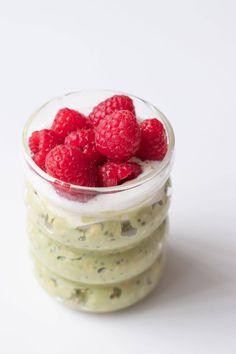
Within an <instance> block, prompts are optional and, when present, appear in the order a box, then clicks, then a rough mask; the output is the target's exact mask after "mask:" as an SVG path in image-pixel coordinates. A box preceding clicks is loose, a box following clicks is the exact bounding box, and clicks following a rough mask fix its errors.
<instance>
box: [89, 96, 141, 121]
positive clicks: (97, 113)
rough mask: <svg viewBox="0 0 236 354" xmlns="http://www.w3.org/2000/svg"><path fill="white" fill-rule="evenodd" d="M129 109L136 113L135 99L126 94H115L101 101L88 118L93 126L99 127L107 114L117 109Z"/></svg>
mask: <svg viewBox="0 0 236 354" xmlns="http://www.w3.org/2000/svg"><path fill="white" fill-rule="evenodd" d="M121 110H127V111H131V112H132V113H133V114H135V110H134V105H133V101H132V99H131V98H130V97H128V96H124V95H115V96H112V97H110V98H108V99H106V100H105V101H103V102H101V103H99V104H98V105H97V106H96V107H94V109H93V110H92V112H91V113H90V114H89V116H88V119H89V122H90V124H91V125H92V126H94V127H97V126H98V124H99V123H100V121H101V120H102V119H104V118H105V116H106V115H107V114H111V113H113V112H115V111H121Z"/></svg>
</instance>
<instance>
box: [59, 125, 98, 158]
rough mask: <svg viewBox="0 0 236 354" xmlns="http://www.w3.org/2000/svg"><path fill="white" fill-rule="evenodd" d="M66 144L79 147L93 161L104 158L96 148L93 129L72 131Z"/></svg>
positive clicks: (66, 139)
mask: <svg viewBox="0 0 236 354" xmlns="http://www.w3.org/2000/svg"><path fill="white" fill-rule="evenodd" d="M65 145H71V146H75V147H77V148H79V149H80V151H81V152H83V154H84V155H85V156H86V157H87V158H88V159H89V160H90V161H91V162H95V163H99V162H101V161H103V159H104V158H103V156H102V155H100V154H99V152H98V151H97V149H96V145H95V133H94V130H93V129H81V130H77V131H74V132H71V133H70V134H69V135H68V136H67V137H66V138H65Z"/></svg>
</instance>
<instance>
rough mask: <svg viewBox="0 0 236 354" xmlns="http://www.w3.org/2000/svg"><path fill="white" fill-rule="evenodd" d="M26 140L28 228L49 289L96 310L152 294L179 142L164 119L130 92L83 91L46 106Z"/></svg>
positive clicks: (114, 307) (36, 116)
mask: <svg viewBox="0 0 236 354" xmlns="http://www.w3.org/2000/svg"><path fill="white" fill-rule="evenodd" d="M99 101H101V102H99ZM68 107H70V108H68ZM23 139H24V153H25V161H26V178H27V197H26V200H27V206H28V221H27V229H28V234H29V239H30V245H31V253H32V259H33V262H34V266H35V274H36V277H37V279H38V281H39V283H40V284H41V286H42V287H43V288H44V289H45V290H46V291H47V292H48V293H49V294H51V295H53V296H55V297H56V298H58V299H59V300H60V301H62V302H63V303H64V304H66V305H68V306H70V307H72V308H75V309H79V310H86V311H92V312H108V311H116V310H119V309H122V308H125V307H128V306H130V305H133V304H134V303H136V302H138V301H139V300H141V299H142V298H143V297H145V296H146V295H147V294H149V293H150V292H151V290H152V289H153V288H154V287H155V285H156V284H157V283H158V282H159V279H160V276H161V273H162V269H163V264H164V258H165V257H164V256H165V239H166V236H167V234H168V221H167V213H168V208H169V204H170V195H171V183H170V179H169V175H170V170H171V163H172V153H173V144H174V143H173V132H172V128H171V126H170V124H169V122H168V121H167V119H166V118H165V117H164V115H163V114H162V113H161V112H160V111H158V110H157V109H156V108H155V107H153V106H152V105H150V104H148V103H146V102H144V101H142V100H140V99H138V98H136V97H132V96H130V95H129V96H128V95H124V94H119V93H115V94H114V95H111V97H109V92H107V91H97V92H95V91H89V92H78V93H73V94H70V95H66V96H63V97H61V98H58V99H55V100H52V101H50V102H49V103H47V104H46V105H44V106H43V107H42V108H41V109H39V110H38V111H37V112H36V113H35V114H34V115H33V116H32V117H31V118H30V120H29V121H28V122H27V124H26V127H25V130H24V136H23Z"/></svg>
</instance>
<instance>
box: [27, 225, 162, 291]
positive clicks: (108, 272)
mask: <svg viewBox="0 0 236 354" xmlns="http://www.w3.org/2000/svg"><path fill="white" fill-rule="evenodd" d="M166 233H167V225H166V222H163V223H162V225H161V226H160V227H159V228H158V229H157V230H155V231H154V232H153V233H152V234H151V235H150V236H149V237H148V238H147V239H146V240H144V241H142V242H140V243H139V244H138V245H137V246H135V247H133V248H131V249H129V250H127V251H124V252H118V253H115V254H110V255H95V254H91V253H86V252H84V250H78V249H77V250H75V249H72V248H70V247H67V246H64V245H62V244H61V243H58V242H56V241H54V240H52V239H50V238H48V237H47V236H45V235H44V234H43V233H42V232H41V231H40V230H39V229H38V228H37V227H36V226H35V225H32V224H31V223H29V237H30V241H31V249H32V252H33V254H34V255H35V256H36V257H37V258H38V259H40V261H41V262H42V263H43V264H45V265H46V266H47V267H48V268H49V269H50V270H52V271H54V272H55V273H57V274H59V275H61V276H62V277H64V278H66V279H69V280H72V281H76V282H80V283H86V284H87V283H88V284H103V285H105V284H112V283H118V282H122V281H125V280H127V279H130V278H132V277H134V276H136V275H138V274H140V273H142V272H144V271H145V270H146V269H147V268H149V267H150V266H151V264H153V263H154V262H155V260H156V259H157V258H158V257H159V255H160V253H161V252H162V250H163V245H164V238H165V236H166Z"/></svg>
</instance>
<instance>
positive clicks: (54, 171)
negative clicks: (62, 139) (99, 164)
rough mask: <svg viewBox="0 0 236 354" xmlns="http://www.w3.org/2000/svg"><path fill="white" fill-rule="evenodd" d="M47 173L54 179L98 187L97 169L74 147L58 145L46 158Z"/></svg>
mask: <svg viewBox="0 0 236 354" xmlns="http://www.w3.org/2000/svg"><path fill="white" fill-rule="evenodd" d="M45 166H46V171H47V173H48V174H50V175H51V176H52V177H54V178H57V179H59V180H60V181H63V182H66V183H72V184H77V185H80V186H88V187H95V186H96V182H97V181H96V173H97V170H96V168H95V167H94V166H93V165H92V164H91V163H90V161H89V160H88V159H87V158H86V157H85V156H84V154H83V153H82V152H81V151H80V150H79V149H77V148H76V147H74V146H69V145H58V146H56V147H54V148H53V149H52V150H51V151H50V152H49V153H48V155H47V157H46V162H45Z"/></svg>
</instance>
